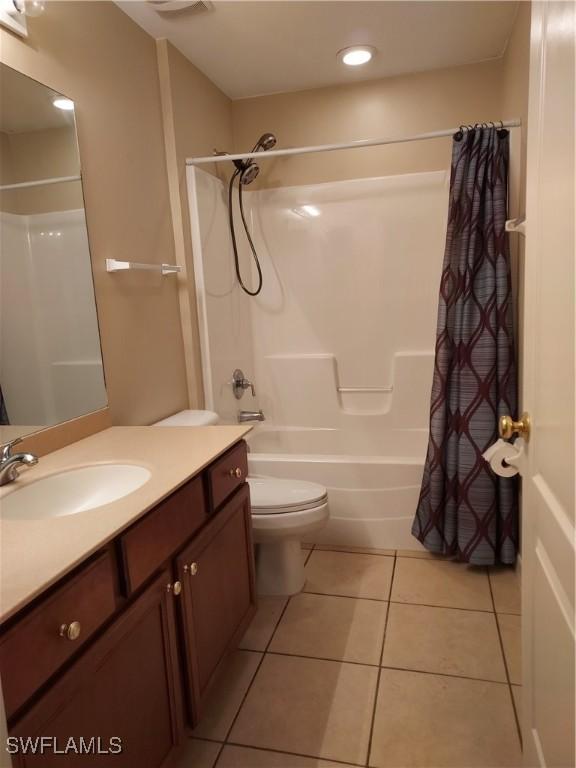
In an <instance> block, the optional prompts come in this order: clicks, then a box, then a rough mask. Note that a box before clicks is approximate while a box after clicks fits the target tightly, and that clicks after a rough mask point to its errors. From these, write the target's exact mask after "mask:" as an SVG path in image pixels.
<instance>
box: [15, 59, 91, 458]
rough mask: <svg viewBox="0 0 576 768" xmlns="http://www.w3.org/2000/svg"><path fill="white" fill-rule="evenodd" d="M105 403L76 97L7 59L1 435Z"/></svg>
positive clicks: (25, 430) (27, 430) (18, 432)
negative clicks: (68, 96)
mask: <svg viewBox="0 0 576 768" xmlns="http://www.w3.org/2000/svg"><path fill="white" fill-rule="evenodd" d="M105 405H106V390H105V387H104V374H103V368H102V357H101V353H100V339H99V335H98V320H97V316H96V304H95V301H94V288H93V283H92V272H91V264H90V252H89V248H88V234H87V230H86V220H85V216H84V200H83V195H82V183H81V181H80V159H79V155H78V144H77V140H76V128H75V123H74V105H73V103H72V102H71V101H70V100H69V99H66V98H65V97H64V96H62V94H59V93H57V92H56V91H53V90H51V89H50V88H47V87H46V86H44V85H42V84H41V83H38V82H36V81H35V80H31V79H30V78H28V77H26V76H24V75H22V74H21V73H20V72H16V71H15V70H13V69H11V68H10V67H7V66H5V65H0V425H1V426H0V440H1V442H3V443H4V442H6V441H7V440H10V439H13V438H15V437H18V436H20V435H23V434H29V433H30V432H34V431H36V430H38V429H41V428H43V427H46V426H51V425H54V424H57V423H60V422H62V421H67V420H68V419H72V418H75V417H77V416H81V415H84V414H86V413H90V412H92V411H95V410H98V409H99V408H102V407H104V406H105Z"/></svg>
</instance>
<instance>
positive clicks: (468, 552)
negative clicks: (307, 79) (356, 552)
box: [412, 127, 518, 565]
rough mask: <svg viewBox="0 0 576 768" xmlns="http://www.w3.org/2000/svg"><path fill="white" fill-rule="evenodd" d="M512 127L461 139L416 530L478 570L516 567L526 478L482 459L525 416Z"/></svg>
mask: <svg viewBox="0 0 576 768" xmlns="http://www.w3.org/2000/svg"><path fill="white" fill-rule="evenodd" d="M508 156H509V135H508V131H505V130H498V129H496V128H494V127H484V128H483V127H476V128H474V129H472V130H461V131H459V132H458V133H457V134H456V135H455V136H454V141H453V147H452V172H451V177H450V203H449V213H448V231H447V237H446V250H445V254H444V264H443V269H442V278H441V283H440V296H439V307H438V325H437V332H436V358H435V363H434V377H433V382H432V396H431V404H430V435H429V440H428V451H427V456H426V463H425V466H424V475H423V478H422V487H421V490H420V499H419V502H418V507H417V510H416V516H415V518H414V523H413V526H412V533H413V535H414V536H416V538H417V539H418V540H419V541H420V542H422V544H423V545H424V546H425V547H426V548H427V549H428V550H430V551H431V552H435V553H438V554H443V555H453V556H455V557H456V558H457V559H458V560H461V561H463V562H467V563H471V564H473V565H494V564H497V563H514V561H515V559H516V552H517V546H518V487H517V478H515V477H513V478H501V477H497V476H496V475H494V473H493V472H492V470H491V469H490V467H489V465H488V464H487V463H486V462H485V461H484V459H483V458H482V453H483V452H484V451H485V450H486V449H487V448H488V446H489V445H491V444H492V443H493V442H495V441H496V440H497V438H498V418H499V416H501V415H502V414H505V413H509V414H512V415H513V416H514V415H515V414H516V367H515V357H514V340H513V323H512V289H511V279H510V256H509V250H508V236H507V234H506V232H505V229H504V225H505V221H506V210H507V187H508Z"/></svg>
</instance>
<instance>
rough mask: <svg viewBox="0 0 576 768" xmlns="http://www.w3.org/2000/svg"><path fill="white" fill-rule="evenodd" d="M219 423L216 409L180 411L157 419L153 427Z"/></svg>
mask: <svg viewBox="0 0 576 768" xmlns="http://www.w3.org/2000/svg"><path fill="white" fill-rule="evenodd" d="M217 423H218V414H217V413H215V411H190V410H189V411H179V412H178V413H174V414H172V416H168V418H166V419H162V420H161V421H157V422H156V423H155V424H153V425H152V426H153V427H207V426H209V425H211V424H217Z"/></svg>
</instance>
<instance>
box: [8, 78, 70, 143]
mask: <svg viewBox="0 0 576 768" xmlns="http://www.w3.org/2000/svg"><path fill="white" fill-rule="evenodd" d="M60 95H61V94H59V93H58V92H57V91H53V90H52V89H51V88H48V87H47V86H45V85H42V83H39V82H37V81H36V80H32V78H31V77H26V75H23V74H22V73H21V72H17V71H16V70H15V69H12V68H11V67H8V66H6V64H0V131H2V133H27V132H28V131H44V130H48V129H50V128H62V127H64V126H71V125H74V113H73V112H64V111H63V110H61V109H57V108H56V107H55V106H54V104H52V100H53V99H54V98H56V97H57V96H60Z"/></svg>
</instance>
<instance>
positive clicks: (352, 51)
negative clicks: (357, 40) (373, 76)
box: [338, 45, 375, 67]
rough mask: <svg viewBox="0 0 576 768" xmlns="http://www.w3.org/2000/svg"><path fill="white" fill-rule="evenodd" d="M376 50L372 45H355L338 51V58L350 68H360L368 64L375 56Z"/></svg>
mask: <svg viewBox="0 0 576 768" xmlns="http://www.w3.org/2000/svg"><path fill="white" fill-rule="evenodd" d="M374 50H375V49H374V48H372V46H370V45H354V46H352V47H351V48H343V49H342V50H341V51H338V58H339V59H340V60H341V61H342V63H343V64H346V65H347V66H349V67H359V66H361V65H362V64H368V62H369V61H370V59H371V58H372V57H373V56H374Z"/></svg>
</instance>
